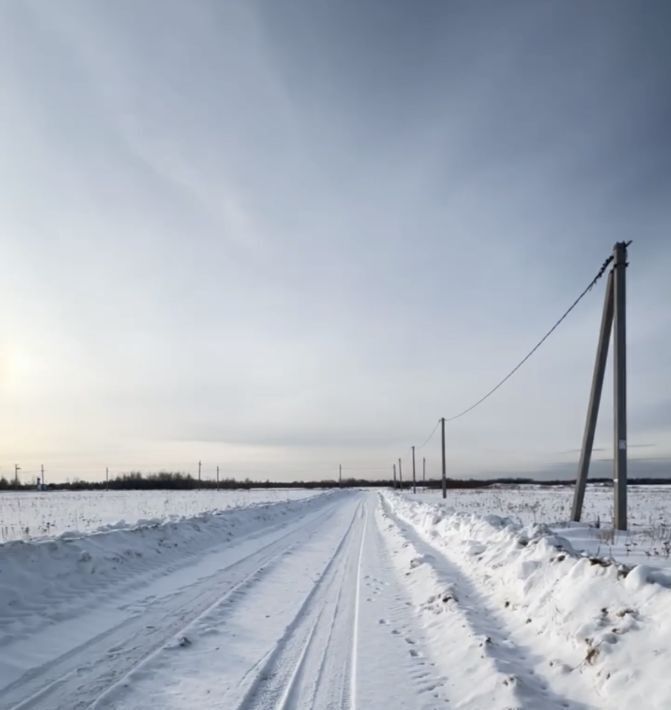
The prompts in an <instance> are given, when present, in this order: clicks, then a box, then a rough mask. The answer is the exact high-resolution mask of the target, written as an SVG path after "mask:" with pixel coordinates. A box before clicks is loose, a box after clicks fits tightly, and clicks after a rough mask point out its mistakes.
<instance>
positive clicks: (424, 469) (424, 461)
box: [422, 456, 426, 483]
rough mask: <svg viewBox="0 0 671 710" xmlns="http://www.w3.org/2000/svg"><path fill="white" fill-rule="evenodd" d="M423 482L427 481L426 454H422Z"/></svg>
mask: <svg viewBox="0 0 671 710" xmlns="http://www.w3.org/2000/svg"><path fill="white" fill-rule="evenodd" d="M422 483H426V456H422Z"/></svg>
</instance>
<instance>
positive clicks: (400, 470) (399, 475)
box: [398, 459, 403, 490]
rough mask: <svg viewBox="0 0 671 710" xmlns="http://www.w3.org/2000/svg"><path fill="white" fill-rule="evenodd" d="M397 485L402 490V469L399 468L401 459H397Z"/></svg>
mask: <svg viewBox="0 0 671 710" xmlns="http://www.w3.org/2000/svg"><path fill="white" fill-rule="evenodd" d="M398 485H399V487H400V489H401V490H403V469H402V468H401V459H399V460H398Z"/></svg>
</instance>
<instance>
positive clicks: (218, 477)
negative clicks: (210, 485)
mask: <svg viewBox="0 0 671 710" xmlns="http://www.w3.org/2000/svg"><path fill="white" fill-rule="evenodd" d="M217 488H219V466H217Z"/></svg>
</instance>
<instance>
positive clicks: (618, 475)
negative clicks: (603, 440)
mask: <svg viewBox="0 0 671 710" xmlns="http://www.w3.org/2000/svg"><path fill="white" fill-rule="evenodd" d="M614 256H615V263H614V264H613V305H614V315H613V374H614V378H615V382H614V397H613V402H614V407H615V427H614V436H615V442H614V444H615V452H614V459H615V466H614V470H613V478H614V480H613V483H614V484H615V486H614V488H615V501H614V503H615V506H614V507H615V527H616V528H617V529H618V530H626V529H627V332H626V326H627V319H626V305H627V301H626V292H625V283H626V269H627V245H626V243H625V242H618V243H617V244H616V245H615V247H614Z"/></svg>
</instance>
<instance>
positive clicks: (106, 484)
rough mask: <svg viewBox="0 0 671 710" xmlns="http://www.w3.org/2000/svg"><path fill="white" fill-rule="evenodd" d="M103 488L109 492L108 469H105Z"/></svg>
mask: <svg viewBox="0 0 671 710" xmlns="http://www.w3.org/2000/svg"><path fill="white" fill-rule="evenodd" d="M105 487H106V488H107V490H109V487H110V470H109V467H107V468H105Z"/></svg>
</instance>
